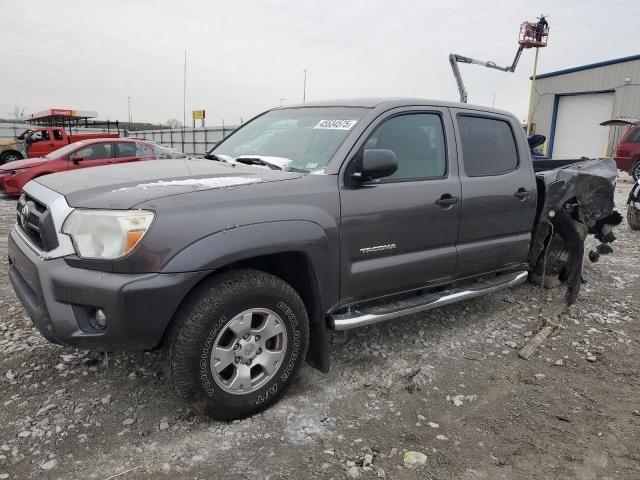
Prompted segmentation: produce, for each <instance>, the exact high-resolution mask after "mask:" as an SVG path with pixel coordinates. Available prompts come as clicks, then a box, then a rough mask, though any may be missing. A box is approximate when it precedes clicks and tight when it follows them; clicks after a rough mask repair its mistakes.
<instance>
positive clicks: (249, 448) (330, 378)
mask: <svg viewBox="0 0 640 480" xmlns="http://www.w3.org/2000/svg"><path fill="white" fill-rule="evenodd" d="M630 187H631V183H630V182H629V181H628V180H627V181H624V182H620V183H619V184H618V187H617V190H616V203H617V208H618V210H619V211H621V212H624V209H625V207H624V201H625V199H626V197H627V195H628V192H629V189H630ZM14 209H15V202H14V201H13V200H9V199H0V256H1V257H2V259H3V262H2V264H1V265H0V479H7V478H8V479H13V478H34V479H35V478H51V479H55V478H95V479H106V478H109V477H111V476H112V475H116V474H118V473H123V472H127V473H124V474H123V475H121V476H119V477H117V478H119V479H137V478H148V477H150V478H167V479H168V478H185V479H186V478H189V479H191V478H243V479H262V478H269V479H272V480H275V479H284V478H290V479H302V478H335V479H341V478H378V477H383V478H384V477H386V478H394V479H395V478H397V479H418V478H419V479H423V478H427V479H428V478H433V479H495V478H505V479H514V478H527V479H530V478H578V479H596V478H598V479H600V478H611V479H618V478H620V479H623V478H624V479H627V478H640V412H639V410H640V380H639V371H640V264H639V261H638V260H639V259H640V233H639V232H633V231H631V230H630V229H629V227H628V226H627V225H626V223H623V224H622V225H621V226H620V227H619V228H618V229H617V230H616V235H617V237H618V240H617V241H616V242H615V243H614V244H613V247H614V250H615V253H614V255H613V256H609V257H602V258H601V260H600V262H599V263H595V264H592V263H589V262H588V261H587V263H586V264H585V268H584V272H583V276H584V279H585V280H586V282H587V283H586V284H585V285H583V288H582V291H581V293H580V297H579V299H578V302H577V303H576V304H575V305H573V306H572V307H571V308H570V309H569V310H568V311H567V312H566V313H565V314H563V315H562V316H561V317H560V321H561V328H560V329H559V330H558V331H557V332H556V333H555V335H553V336H552V337H551V338H549V339H548V340H547V341H546V342H545V344H544V345H543V347H542V349H541V350H539V351H538V352H536V354H534V355H533V356H532V357H531V358H530V359H529V360H528V361H525V360H522V359H520V358H519V357H518V354H517V349H518V348H519V347H521V346H522V345H523V344H524V343H526V341H527V340H528V339H529V338H530V337H531V336H532V334H535V332H536V330H537V329H538V328H539V327H540V326H541V320H540V319H539V317H538V314H539V311H540V309H541V312H542V315H543V316H544V317H546V318H549V319H556V318H557V315H558V314H560V312H561V311H562V310H563V306H564V304H563V296H564V289H556V290H546V291H544V292H541V291H540V290H539V289H538V288H536V287H534V286H533V285H531V284H528V283H527V284H525V285H522V286H519V287H517V288H515V289H513V290H508V291H504V292H500V293H497V294H493V295H489V296H486V297H482V298H478V299H475V300H472V301H467V302H463V303H460V304H457V305H452V306H448V307H445V308H441V309H439V310H434V311H431V312H428V313H426V314H420V315H415V316H413V317H405V318H402V319H398V320H396V321H394V322H390V323H386V324H380V325H375V326H371V327H366V328H362V329H359V330H353V331H350V332H347V333H340V334H335V335H333V336H332V341H331V360H332V367H331V371H330V373H329V374H328V375H324V374H321V373H319V372H317V371H315V370H313V369H311V368H309V367H306V368H304V369H303V371H302V373H301V375H300V376H299V377H298V378H297V381H296V383H295V384H294V385H293V387H292V388H291V390H290V391H289V392H288V394H287V395H286V396H285V397H284V399H283V400H282V401H281V402H280V403H278V404H276V405H275V406H274V407H273V408H271V409H270V410H268V411H266V412H264V413H262V414H259V415H256V416H254V417H252V418H249V419H246V420H242V421H235V422H232V423H220V422H213V421H209V420H207V419H203V418H199V417H195V416H193V415H192V414H190V413H189V411H187V410H186V409H185V408H184V407H183V405H182V404H181V402H180V401H178V400H177V399H174V398H173V397H172V396H171V395H170V394H169V392H168V390H167V389H166V388H165V386H164V384H163V379H162V369H161V367H162V357H161V355H160V353H158V352H151V353H146V354H144V355H133V354H122V353H110V354H108V355H105V354H103V353H99V352H89V351H84V350H77V349H72V348H66V347H60V346H55V345H51V344H49V343H47V342H46V341H45V340H44V338H42V337H41V336H40V334H39V333H38V332H37V331H36V330H35V328H33V327H32V324H31V322H30V320H29V319H28V317H27V316H26V314H25V312H24V310H23V309H22V307H21V306H20V304H19V302H18V300H17V299H16V297H15V295H14V293H13V290H12V289H11V287H10V285H9V281H8V278H7V264H6V245H7V244H6V235H7V233H8V232H9V230H10V229H11V228H12V225H13V223H14V218H15V213H14ZM587 242H588V244H587V248H586V250H587V251H589V249H590V248H593V247H595V241H594V240H593V239H591V238H590V239H589V240H588V241H587ZM587 357H589V359H587ZM406 451H418V452H422V453H424V454H425V455H426V458H427V460H426V463H425V464H424V465H416V466H406V465H405V464H404V461H403V456H404V453H405V452H406Z"/></svg>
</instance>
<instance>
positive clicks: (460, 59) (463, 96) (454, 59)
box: [449, 45, 524, 103]
mask: <svg viewBox="0 0 640 480" xmlns="http://www.w3.org/2000/svg"><path fill="white" fill-rule="evenodd" d="M522 50H524V47H523V46H522V45H520V47H519V48H518V51H517V52H516V56H515V57H514V59H513V63H512V64H511V65H510V66H508V67H501V66H500V65H496V64H495V63H493V62H483V61H482V60H476V59H475V58H469V57H465V56H463V55H458V54H457V53H452V54H450V55H449V63H450V64H451V69H452V70H453V76H454V77H456V83H457V84H458V92H460V101H461V102H462V103H467V89H466V88H465V87H464V82H463V81H462V74H461V73H460V68H459V67H458V63H473V64H475V65H481V66H483V67H487V68H493V69H495V70H500V71H502V72H515V70H516V66H517V65H518V60H520V55H521V54H522Z"/></svg>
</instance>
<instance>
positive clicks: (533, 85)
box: [527, 47, 546, 153]
mask: <svg viewBox="0 0 640 480" xmlns="http://www.w3.org/2000/svg"><path fill="white" fill-rule="evenodd" d="M539 50H540V49H539V48H537V47H536V56H535V58H534V60H533V76H532V77H531V92H530V93H529V114H528V115H527V135H531V134H532V133H533V132H532V131H531V130H532V128H531V127H532V125H531V120H533V95H534V92H535V91H536V71H537V70H538V51H539ZM545 153H546V152H545Z"/></svg>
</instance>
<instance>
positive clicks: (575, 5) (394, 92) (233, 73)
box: [0, 0, 640, 125]
mask: <svg viewBox="0 0 640 480" xmlns="http://www.w3.org/2000/svg"><path fill="white" fill-rule="evenodd" d="M1 11H2V13H1V15H0V17H1V18H2V29H0V52H1V53H0V71H1V72H2V73H1V74H0V117H8V116H9V115H10V113H11V112H12V111H13V106H14V104H16V105H19V106H21V107H25V108H26V111H27V112H29V113H31V112H36V111H40V110H44V109H46V108H50V107H60V108H64V107H69V108H76V109H79V110H97V111H98V113H99V117H100V118H101V119H106V118H107V117H109V118H110V119H111V120H115V119H118V120H121V121H126V120H127V96H130V97H131V99H132V100H131V101H132V117H133V119H134V121H153V122H165V121H166V120H168V119H170V118H177V119H179V120H182V75H183V61H184V50H187V124H189V123H190V120H189V119H190V116H191V114H190V112H191V110H194V109H200V108H204V109H206V110H207V124H208V125H218V124H220V122H221V121H222V119H224V121H225V123H226V124H235V123H238V122H239V121H240V118H241V117H242V118H243V119H244V120H247V119H248V118H250V117H251V116H253V115H255V114H257V113H259V112H261V111H263V110H265V109H267V108H270V107H273V106H277V105H279V104H280V100H279V99H280V98H285V99H286V100H285V104H290V103H298V102H300V101H301V100H302V86H303V69H305V68H306V69H307V70H308V81H307V98H308V99H311V100H319V99H327V98H345V97H361V96H415V97H424V98H435V99H442V100H457V98H458V93H457V89H456V85H455V81H454V79H453V76H452V73H451V69H450V66H449V63H448V58H447V57H448V54H449V53H451V52H455V53H459V54H462V55H465V56H471V57H475V58H478V59H482V60H492V61H494V62H496V63H498V64H500V65H509V64H511V61H512V59H513V56H514V54H515V51H516V47H517V45H516V39H517V33H518V28H519V25H520V22H521V21H522V20H526V19H531V20H533V19H535V17H536V16H537V15H539V14H540V13H545V14H549V15H550V16H549V23H550V25H551V35H550V41H549V44H550V46H549V47H548V48H546V49H543V50H541V52H540V61H539V66H538V71H539V72H540V73H544V72H548V71H553V70H558V69H563V68H568V67H573V66H578V65H583V64H586V63H592V62H597V61H602V60H608V59H611V58H617V57H623V56H627V55H633V54H637V53H638V47H639V45H640V42H639V40H640V33H639V30H638V18H640V1H638V0H608V1H603V0H597V1H596V0H563V1H558V0H555V1H552V0H542V1H538V2H533V1H523V0H494V1H477V0H476V1H474V0H429V1H420V0H346V1H345V0H341V1H335V0H324V1H321V2H320V1H311V0H270V1H266V0H263V1H259V0H252V1H249V0H231V1H230V0H225V1H190V0H183V1H175V0H174V1H164V0H157V1H150V0H147V1H132V0H129V1H125V0H109V1H107V2H99V3H98V2H94V1H86V0H68V1H65V2H52V1H50V0H29V1H25V0H2V10H1ZM532 65H533V51H532V50H529V51H525V52H524V53H523V55H522V58H521V62H520V64H519V66H518V69H517V70H516V72H515V73H514V74H508V73H503V72H499V71H493V70H489V69H486V68H483V67H479V66H475V65H461V66H460V68H461V70H462V74H463V78H464V80H465V83H466V85H467V89H468V92H469V101H470V103H478V104H483V105H491V102H492V99H493V94H494V93H495V95H496V100H495V104H496V107H498V108H503V109H506V110H510V111H512V112H514V113H515V114H517V115H518V116H519V117H520V118H526V112H527V106H528V99H529V80H528V78H529V76H530V74H531V69H532Z"/></svg>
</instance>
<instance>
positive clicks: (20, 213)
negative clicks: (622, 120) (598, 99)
mask: <svg viewBox="0 0 640 480" xmlns="http://www.w3.org/2000/svg"><path fill="white" fill-rule="evenodd" d="M283 120H286V122H284V124H285V125H286V128H283V129H282V131H278V133H277V134H271V132H272V130H273V129H272V128H271V127H272V125H273V124H276V123H277V124H279V125H282V124H283V123H282V122H283ZM265 132H269V138H268V139H267V141H265V142H262V141H254V140H256V138H258V137H260V136H261V135H262V134H264V133H265ZM248 150H249V151H248ZM246 156H250V158H252V159H258V160H260V159H261V158H262V159H272V158H274V157H275V158H280V159H283V158H284V159H287V160H288V162H287V163H286V164H282V166H280V167H278V168H277V169H271V168H256V166H254V165H253V164H251V165H246V164H244V163H243V162H233V163H229V162H226V161H215V159H216V158H226V159H229V158H230V159H232V160H233V159H237V158H238V157H246ZM209 157H210V158H211V159H213V160H205V159H200V160H193V161H189V162H185V161H172V160H167V161H163V162H139V163H137V164H135V165H112V166H108V167H102V168H97V169H95V173H94V174H93V175H90V176H89V175H83V174H82V173H81V172H78V171H75V172H74V171H71V172H64V173H59V174H55V175H48V176H46V177H40V178H37V179H35V180H33V181H31V182H29V183H28V184H27V185H26V186H25V187H24V194H23V195H22V196H21V197H20V200H19V202H18V205H17V218H18V223H17V224H16V226H15V227H14V229H13V230H12V231H11V233H10V235H9V240H8V257H9V276H10V279H11V283H12V285H13V288H14V289H15V291H16V293H17V296H18V298H19V299H20V300H21V302H22V304H23V305H24V307H25V309H26V310H27V312H29V314H30V316H31V318H32V319H33V321H34V323H35V325H36V326H37V328H38V329H39V331H40V332H41V333H42V335H43V336H44V337H45V338H47V339H48V340H49V341H51V342H54V343H58V344H64V345H73V346H78V347H82V348H90V349H98V350H118V349H121V350H143V349H151V348H155V347H163V348H164V349H166V352H167V356H166V359H167V363H166V368H167V371H166V374H167V379H168V382H169V384H170V385H171V386H172V388H173V389H174V391H175V392H176V393H177V394H178V395H179V396H180V397H181V398H182V399H183V400H184V401H185V402H186V403H187V404H188V405H189V406H190V407H191V408H192V409H193V410H194V411H195V412H197V413H200V414H207V415H210V416H211V417H214V418H219V419H234V418H241V417H245V416H248V415H251V414H253V413H255V412H257V411H259V410H261V409H264V408H266V407H268V406H269V405H271V404H273V403H274V402H275V401H276V400H277V399H278V398H280V397H281V396H282V394H283V392H284V391H285V390H286V389H287V387H288V386H289V385H290V384H291V381H292V378H293V377H294V376H295V374H296V373H297V371H298V370H299V368H300V366H301V364H302V363H303V362H304V361H305V359H306V360H307V361H308V362H309V363H310V364H311V365H313V366H314V367H316V368H318V369H320V370H322V371H327V370H328V368H329V341H328V339H329V336H328V331H329V330H344V329H348V328H353V327H358V326H363V325H369V324H372V323H376V322H380V321H384V320H390V319H394V318H398V317H401V316H403V315H406V314H414V313H417V312H422V311H425V310H427V309H429V308H434V307H437V306H440V305H446V304H449V303H453V302H456V301H460V300H463V299H468V298H473V297H476V296H479V295H484V294H487V293H491V292H495V291H497V290H500V289H504V288H507V287H510V286H513V285H517V284H519V283H521V282H524V281H525V280H526V279H527V275H528V272H529V271H538V270H540V269H542V265H544V264H545V263H544V262H545V258H546V254H547V253H549V254H553V255H555V257H556V259H557V262H555V263H554V264H556V263H557V264H558V265H560V266H559V267H558V269H557V270H555V271H554V272H552V273H553V274H554V275H556V276H559V277H560V278H561V279H562V280H564V281H566V283H567V285H568V289H567V293H566V300H567V302H568V303H573V302H575V300H576V297H577V295H578V291H579V288H580V284H581V271H582V259H583V250H582V249H583V243H582V240H583V238H584V236H581V233H580V232H579V231H578V226H579V227H580V231H583V230H584V233H585V234H586V231H587V230H589V231H591V232H592V233H596V234H597V233H598V231H599V229H600V228H603V227H604V226H606V225H607V218H608V216H610V215H613V213H614V212H613V205H614V204H613V191H614V186H615V179H616V169H615V162H614V161H613V159H611V158H609V159H600V160H589V161H576V162H575V163H574V164H572V165H571V164H568V165H565V166H564V167H562V168H559V169H553V168H554V166H555V165H556V164H555V163H554V161H553V160H543V161H541V162H539V163H540V165H539V166H537V167H536V169H538V170H544V169H546V171H540V172H539V173H537V174H535V173H534V166H533V165H532V160H531V155H530V152H529V145H528V144H527V139H526V137H525V134H524V132H523V131H522V128H521V127H520V124H519V121H518V119H517V118H516V117H515V116H513V115H511V114H508V113H506V112H503V111H499V110H494V109H490V108H484V107H480V106H472V105H467V104H459V103H449V102H434V101H427V100H417V99H406V100H398V99H391V100H371V99H365V100H359V99H354V100H346V101H339V102H338V101H336V102H321V103H306V104H304V105H303V106H297V107H296V106H292V107H285V108H278V109H274V110H270V111H268V112H265V113H264V114H262V115H260V116H258V117H256V118H255V119H253V120H252V121H250V122H248V123H246V124H245V125H243V126H242V127H241V128H239V129H238V130H236V131H235V132H234V133H233V134H232V135H231V136H229V137H227V138H226V139H225V140H224V141H222V142H221V143H220V144H219V145H218V146H217V147H216V148H215V149H213V151H211V152H209ZM265 162H266V163H271V162H270V161H269V160H265ZM250 163H252V162H250ZM258 166H261V167H264V165H258ZM274 166H276V167H277V165H275V164H274ZM549 169H551V170H549ZM554 231H555V237H554V233H553V232H554ZM551 238H553V239H554V240H555V243H554V245H556V247H554V248H555V249H556V250H555V251H551V252H547V250H546V249H545V246H546V245H547V244H548V243H551V242H550V239H551ZM561 261H562V263H560V262H561ZM549 270H550V269H547V271H546V273H547V275H548V274H549V273H550V271H549Z"/></svg>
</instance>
